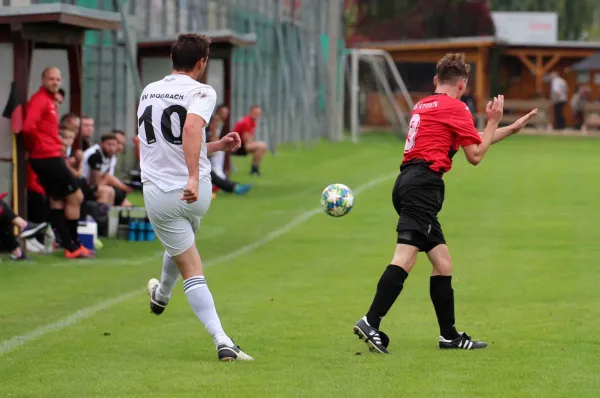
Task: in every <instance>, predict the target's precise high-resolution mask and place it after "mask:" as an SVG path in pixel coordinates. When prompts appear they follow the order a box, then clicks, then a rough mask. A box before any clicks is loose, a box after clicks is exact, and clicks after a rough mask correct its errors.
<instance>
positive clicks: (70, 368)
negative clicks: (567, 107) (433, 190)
mask: <svg viewBox="0 0 600 398" xmlns="http://www.w3.org/2000/svg"><path fill="white" fill-rule="evenodd" d="M599 144H600V141H599V140H596V139H572V138H567V137H556V138H540V137H515V138H513V139H511V140H508V141H507V142H504V143H501V144H499V145H497V146H495V147H494V148H492V150H491V151H490V152H489V154H488V156H487V158H486V159H485V160H484V162H483V163H482V164H481V165H480V166H479V167H477V168H473V167H471V166H470V165H468V164H467V163H466V162H465V161H464V160H463V156H462V154H458V155H457V156H456V159H455V165H454V170H453V171H452V172H451V173H450V174H449V175H447V176H446V177H445V181H446V197H447V199H446V203H445V204H444V209H443V210H442V213H441V216H440V219H441V222H442V225H443V226H444V230H445V234H446V237H447V239H448V243H449V246H450V249H451V253H452V255H453V261H454V269H455V271H454V275H455V276H454V288H455V296H456V301H457V320H458V325H457V326H458V328H459V329H461V330H462V329H464V330H467V331H469V333H471V334H472V335H473V336H474V337H475V338H481V339H484V340H486V341H489V342H490V347H489V348H488V349H486V350H483V351H477V352H440V351H439V350H438V348H437V336H438V330H437V324H436V320H435V315H434V312H433V308H432V306H431V303H430V301H429V293H428V286H429V281H428V279H429V278H428V274H429V272H430V268H429V265H428V263H427V261H426V258H425V257H424V256H422V255H421V257H419V260H418V262H417V266H416V268H415V270H414V271H413V273H412V274H411V276H410V277H409V278H408V280H407V282H406V284H405V289H404V291H403V293H402V295H401V297H400V299H399V300H398V302H397V303H396V305H395V306H394V307H393V309H392V310H391V312H390V314H389V315H388V316H387V317H386V318H385V320H384V322H383V324H382V327H383V329H384V330H385V331H386V332H387V334H388V335H389V336H390V337H391V346H390V349H391V351H392V355H389V356H385V357H384V356H376V355H373V354H370V353H369V352H368V351H367V350H366V347H365V346H364V345H363V344H362V343H360V342H359V341H358V340H357V339H356V338H355V336H354V335H353V334H352V325H353V323H354V322H355V321H356V320H357V319H358V318H359V317H360V316H362V315H363V314H364V313H365V311H366V310H367V308H368V306H369V304H370V301H371V299H372V294H373V292H374V288H375V285H376V283H377V280H378V278H379V276H380V275H381V272H382V271H383V269H384V268H385V266H386V265H387V264H388V262H389V260H390V258H391V255H392V253H393V249H394V244H395V225H396V221H397V219H396V214H395V212H394V210H393V208H392V206H391V203H390V202H391V188H392V185H393V176H392V175H393V174H394V173H395V172H396V171H397V170H398V165H399V162H400V160H401V158H402V146H403V143H401V142H398V141H397V139H395V138H392V137H384V136H372V137H364V139H363V141H362V142H361V143H360V144H358V145H352V144H350V143H340V144H335V145H330V144H325V143H323V144H319V145H316V146H314V147H312V148H310V149H308V150H301V151H295V150H287V151H283V152H281V153H279V155H278V156H277V157H269V158H267V159H266V162H265V165H264V176H263V177H261V179H259V180H256V187H255V189H254V190H253V191H252V192H251V193H250V194H249V195H248V196H247V197H231V196H219V197H218V199H217V200H215V201H214V202H213V204H212V207H211V209H210V211H209V213H208V216H207V217H206V219H205V221H204V223H203V225H202V227H201V230H200V232H199V233H198V236H197V239H198V244H199V247H200V250H201V254H202V256H203V259H204V260H205V261H206V263H207V272H206V275H207V280H208V284H209V286H210V288H211V291H212V293H213V295H214V298H215V301H216V304H217V309H218V311H219V314H220V316H221V318H222V321H223V324H224V326H225V329H226V331H228V332H229V333H230V334H231V335H232V336H233V338H234V339H235V340H236V341H237V342H238V343H239V344H240V345H241V346H242V347H243V348H244V349H245V350H247V352H248V353H250V354H251V355H253V356H254V357H255V359H256V361H255V362H253V363H232V364H221V363H219V362H217V359H216V355H215V350H214V346H213V344H212V340H211V339H210V337H209V336H207V335H206V332H205V330H204V328H203V327H202V325H201V324H200V323H199V322H198V321H197V320H196V318H195V317H194V315H193V313H192V312H191V310H190V308H189V306H188V303H187V300H186V299H185V295H184V294H183V291H182V287H181V283H180V284H178V286H177V287H176V291H175V293H174V297H173V299H172V302H171V303H170V304H169V307H168V309H167V311H166V312H165V313H164V314H163V315H162V316H160V317H156V316H153V315H151V314H150V313H149V310H148V302H147V297H146V295H145V294H144V293H143V292H142V290H143V288H144V286H145V284H146V282H147V280H148V279H149V278H151V277H159V276H160V266H161V253H162V250H161V249H160V245H159V244H158V243H156V242H152V243H143V242H140V243H127V242H123V241H108V240H107V241H106V242H105V248H104V249H103V250H102V251H101V252H100V253H99V259H97V260H92V261H87V262H86V261H75V262H64V261H62V259H61V257H60V255H58V254H57V255H55V256H52V257H49V258H48V257H46V258H36V260H35V261H32V262H29V263H11V262H8V261H6V260H5V262H4V263H2V264H0V281H2V289H0V303H1V304H0V347H1V346H2V341H5V340H7V339H10V338H12V337H14V336H19V335H23V334H26V333H28V332H29V331H31V330H33V329H36V328H38V327H41V326H44V325H47V324H49V323H52V322H55V321H57V320H60V319H63V318H65V317H67V316H69V315H70V314H73V313H74V312H76V311H78V310H80V309H83V308H86V307H89V306H93V305H97V304H99V303H101V302H103V301H105V300H108V299H111V298H113V297H116V296H119V295H122V294H124V293H127V292H131V291H133V290H135V289H139V290H140V293H139V294H137V295H134V296H133V297H132V298H130V299H127V300H125V301H123V302H121V303H120V304H118V305H115V306H113V307H110V308H108V309H105V310H103V311H100V312H98V313H96V314H95V315H93V316H91V317H89V318H86V319H82V320H81V321H79V322H75V323H74V324H72V325H69V326H68V327H66V328H64V329H63V330H60V331H56V332H50V333H47V334H44V335H42V336H41V337H39V338H38V339H35V340H32V341H30V342H28V343H27V344H25V345H23V346H20V347H16V348H15V349H14V350H12V351H10V352H7V353H5V354H4V355H2V356H0V397H61V398H66V397H227V396H243V397H253V396H257V397H266V396H276V397H289V396H302V397H306V396H310V397H330V396H340V397H346V396H361V397H364V396H373V397H381V396H418V397H504V396H506V397H597V396H598V394H599V391H600V361H598V358H600V340H599V339H598V336H599V333H598V327H599V326H600V321H599V320H598V319H599V318H600V304H599V303H600V289H599V288H598V283H599V278H598V269H599V268H598V266H599V264H600V244H599V242H600V232H599V230H598V228H597V226H598V224H599V223H600V211H599V207H598V206H599V203H600V202H599V198H600V184H599V183H598V170H599V169H600V156H598V154H599V153H600V151H599V150H598V146H599ZM246 161H247V160H246V159H244V160H238V159H236V165H237V166H238V168H239V169H240V173H239V175H237V176H236V177H237V178H238V179H239V180H240V181H249V180H250V178H249V177H247V176H246V170H247V166H248V164H247V163H246ZM381 176H390V177H389V178H388V179H387V180H385V181H384V182H382V183H381V184H378V185H376V186H374V187H372V188H370V189H368V190H365V191H364V192H362V193H361V194H360V195H359V196H358V198H357V200H356V207H355V208H354V209H353V210H352V212H351V213H350V214H349V215H348V216H347V217H344V218H341V219H333V218H330V217H327V216H326V215H324V214H316V215H314V216H313V217H311V218H309V219H308V220H307V221H306V222H304V223H302V224H299V225H297V226H296V227H294V228H293V229H291V230H289V231H288V232H287V233H285V234H283V235H282V236H280V237H279V238H277V239H275V240H273V241H272V242H270V243H267V244H265V245H262V246H259V247H255V248H254V249H253V250H251V251H249V252H248V253H247V254H245V255H243V256H240V257H238V258H235V259H233V260H230V261H226V262H220V263H218V264H215V265H211V261H214V260H215V259H217V258H218V257H219V256H222V255H226V254H227V253H231V252H232V251H234V250H236V249H237V248H240V247H242V246H245V245H248V244H252V243H253V242H256V241H258V240H260V239H261V238H263V237H265V236H267V235H268V234H269V233H270V232H272V231H273V230H276V229H278V228H281V227H282V226H284V225H286V224H287V223H289V222H290V221H292V220H294V219H295V218H296V217H299V216H301V215H302V214H303V213H305V212H307V211H310V210H312V209H314V208H315V207H317V206H318V201H319V194H320V192H321V189H322V188H323V187H325V186H326V185H327V184H329V183H332V182H342V183H345V184H347V185H349V186H350V187H353V188H356V187H358V186H360V185H362V184H364V183H367V182H368V181H370V180H372V179H374V178H378V177H381Z"/></svg>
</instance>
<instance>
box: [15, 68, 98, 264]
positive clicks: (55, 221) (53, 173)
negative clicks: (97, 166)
mask: <svg viewBox="0 0 600 398" xmlns="http://www.w3.org/2000/svg"><path fill="white" fill-rule="evenodd" d="M60 81H61V76H60V70H59V69H58V68H56V67H49V68H46V69H44V71H43V73H42V86H41V87H40V89H39V90H38V91H37V92H36V93H35V94H33V96H32V97H31V98H30V100H29V102H28V103H27V108H26V111H27V112H26V117H25V121H24V123H23V133H24V134H25V145H26V149H27V151H28V152H29V163H30V164H31V168H32V169H33V171H34V172H35V174H37V176H38V178H39V182H40V184H41V185H42V187H43V188H44V190H45V191H46V194H47V195H48V196H49V197H50V208H51V211H50V222H51V223H52V226H53V227H54V228H55V229H56V232H57V233H58V236H59V238H60V240H61V243H62V245H63V247H64V248H65V257H66V258H84V257H90V256H91V255H92V254H93V253H92V252H90V251H89V250H88V249H86V248H85V247H84V246H83V245H82V244H81V243H80V242H79V239H78V238H77V226H78V223H79V217H80V213H79V212H80V209H81V203H82V202H83V193H82V192H81V189H79V187H78V186H77V183H76V181H75V179H74V178H73V175H72V174H71V172H70V171H69V169H68V168H67V165H66V164H65V160H64V159H63V156H62V141H61V139H60V136H59V134H58V113H57V109H56V102H55V95H56V92H57V91H58V89H59V88H60Z"/></svg>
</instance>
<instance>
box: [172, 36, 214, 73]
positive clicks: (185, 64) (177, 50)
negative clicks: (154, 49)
mask: <svg viewBox="0 0 600 398" xmlns="http://www.w3.org/2000/svg"><path fill="white" fill-rule="evenodd" d="M210 43H211V40H210V37H208V36H204V35H199V34H197V33H182V34H180V35H179V37H177V41H176V42H175V43H173V45H172V46H171V61H172V63H173V69H174V70H177V71H181V72H189V71H191V70H192V69H194V67H195V66H196V64H197V63H198V61H200V60H201V59H206V58H208V53H209V50H210Z"/></svg>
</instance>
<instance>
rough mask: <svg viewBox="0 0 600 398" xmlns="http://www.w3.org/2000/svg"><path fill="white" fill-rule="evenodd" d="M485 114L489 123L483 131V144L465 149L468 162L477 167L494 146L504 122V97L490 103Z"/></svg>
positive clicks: (496, 98) (501, 96)
mask: <svg viewBox="0 0 600 398" xmlns="http://www.w3.org/2000/svg"><path fill="white" fill-rule="evenodd" d="M485 112H486V114H487V117H488V122H487V125H486V127H485V130H484V131H483V136H482V137H481V143H480V144H472V145H468V146H465V147H463V149H464V151H465V156H466V158H467V160H468V161H469V163H471V164H472V165H473V166H477V165H478V164H479V163H480V162H481V161H482V160H483V157H484V156H485V154H486V152H487V151H488V149H489V147H490V145H492V141H493V139H494V134H495V132H496V130H497V129H498V124H499V123H500V120H502V114H503V112H504V96H503V95H499V96H498V97H495V98H494V100H493V101H490V102H488V104H487V106H486V109H485Z"/></svg>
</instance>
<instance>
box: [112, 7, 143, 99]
mask: <svg viewBox="0 0 600 398" xmlns="http://www.w3.org/2000/svg"><path fill="white" fill-rule="evenodd" d="M123 4H124V3H123ZM123 4H122V3H121V0H114V6H115V8H116V9H117V10H119V14H121V29H122V30H123V39H125V50H126V51H125V53H126V54H125V60H126V62H127V66H128V68H129V70H130V71H131V77H132V80H133V87H134V88H135V95H136V96H137V97H139V96H140V95H142V80H141V79H140V71H139V70H138V67H137V62H136V60H135V59H134V54H137V50H136V49H134V48H133V46H132V43H131V36H130V33H129V26H128V19H127V15H125V11H124V10H123ZM146 12H150V11H149V10H147V11H146Z"/></svg>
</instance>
